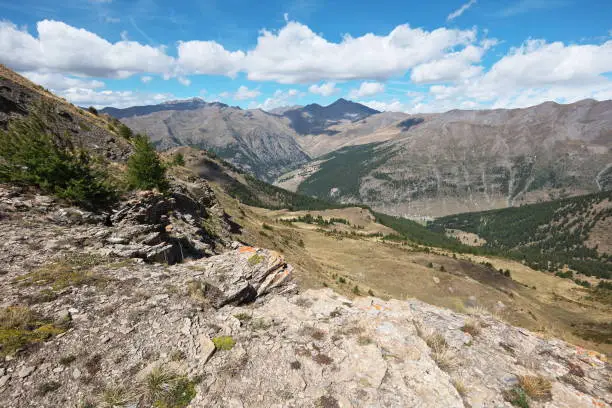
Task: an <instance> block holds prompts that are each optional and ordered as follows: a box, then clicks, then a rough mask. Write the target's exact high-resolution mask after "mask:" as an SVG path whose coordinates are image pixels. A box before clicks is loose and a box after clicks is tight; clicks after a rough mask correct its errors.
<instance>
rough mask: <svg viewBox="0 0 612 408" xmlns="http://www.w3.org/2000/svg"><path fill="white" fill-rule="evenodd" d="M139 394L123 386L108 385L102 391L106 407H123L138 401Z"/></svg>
mask: <svg viewBox="0 0 612 408" xmlns="http://www.w3.org/2000/svg"><path fill="white" fill-rule="evenodd" d="M138 399H139V395H138V394H137V393H136V392H134V391H133V390H130V389H128V388H127V387H122V386H112V387H107V388H106V389H105V390H104V391H103V392H102V403H103V406H104V407H105V408H114V407H123V406H125V405H127V404H130V403H134V402H136V401H138Z"/></svg>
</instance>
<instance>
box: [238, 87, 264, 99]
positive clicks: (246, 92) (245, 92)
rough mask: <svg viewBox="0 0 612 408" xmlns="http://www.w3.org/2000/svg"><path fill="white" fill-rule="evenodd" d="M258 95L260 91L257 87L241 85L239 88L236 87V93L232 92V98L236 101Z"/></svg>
mask: <svg viewBox="0 0 612 408" xmlns="http://www.w3.org/2000/svg"><path fill="white" fill-rule="evenodd" d="M259 95H261V92H260V91H258V90H257V89H249V88H248V87H246V86H244V85H242V86H240V88H238V90H237V91H236V93H234V95H233V99H235V100H237V101H244V100H247V99H254V98H257V97H258V96H259Z"/></svg>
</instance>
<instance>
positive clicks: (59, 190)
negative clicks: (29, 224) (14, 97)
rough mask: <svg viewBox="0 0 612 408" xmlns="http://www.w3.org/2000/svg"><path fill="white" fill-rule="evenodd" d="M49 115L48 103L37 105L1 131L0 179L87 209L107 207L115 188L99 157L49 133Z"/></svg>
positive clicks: (115, 198)
mask: <svg viewBox="0 0 612 408" xmlns="http://www.w3.org/2000/svg"><path fill="white" fill-rule="evenodd" d="M52 115H53V113H52V112H51V108H50V107H48V106H39V107H38V108H37V109H35V110H33V111H32V112H31V113H30V114H29V115H28V116H27V117H26V118H23V119H19V120H14V121H12V122H11V123H10V125H9V128H8V130H6V131H1V132H0V182H10V183H16V184H22V185H33V186H37V187H39V188H41V189H42V190H43V191H45V192H47V193H50V194H54V195H56V196H57V197H59V198H62V199H65V200H68V201H69V202H71V203H74V204H77V205H80V206H82V207H85V208H87V209H92V210H93V209H99V208H105V207H108V206H109V205H111V204H112V203H114V202H115V201H116V200H117V191H116V188H115V187H114V186H112V185H111V184H110V183H109V181H108V176H107V174H106V173H105V171H104V170H103V166H102V164H101V159H98V158H95V157H94V156H92V155H91V154H89V153H88V152H86V151H85V150H83V149H80V148H77V147H76V146H74V144H73V143H72V141H71V140H70V139H69V138H68V137H67V136H58V135H55V134H52V133H51V132H50V131H49V130H48V127H47V123H48V122H49V121H53V120H54V119H52Z"/></svg>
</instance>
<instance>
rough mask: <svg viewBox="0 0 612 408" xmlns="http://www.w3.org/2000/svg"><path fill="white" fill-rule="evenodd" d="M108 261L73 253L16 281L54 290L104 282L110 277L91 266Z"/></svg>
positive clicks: (98, 257)
mask: <svg viewBox="0 0 612 408" xmlns="http://www.w3.org/2000/svg"><path fill="white" fill-rule="evenodd" d="M107 261H108V260H107V259H106V258H103V257H100V256H96V255H90V254H79V253H73V254H70V255H66V256H65V257H63V258H61V259H59V260H57V261H54V262H51V263H48V264H46V265H43V266H41V267H40V268H38V269H35V270H33V271H32V272H29V273H26V274H24V275H21V276H19V277H18V278H16V279H15V280H14V282H15V283H19V284H20V285H23V286H32V285H36V286H50V287H51V290H52V291H54V292H58V291H61V290H62V289H65V288H67V287H69V286H81V285H94V284H104V283H106V282H108V279H107V278H105V277H103V276H101V275H99V274H96V273H94V272H92V271H91V268H92V267H93V266H95V265H99V264H102V263H104V262H107Z"/></svg>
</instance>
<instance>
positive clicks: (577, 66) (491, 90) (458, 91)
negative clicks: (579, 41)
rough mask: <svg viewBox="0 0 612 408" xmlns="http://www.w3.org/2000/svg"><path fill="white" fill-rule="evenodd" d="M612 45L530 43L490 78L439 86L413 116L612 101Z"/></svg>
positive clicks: (502, 62)
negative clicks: (592, 99) (418, 114)
mask: <svg viewBox="0 0 612 408" xmlns="http://www.w3.org/2000/svg"><path fill="white" fill-rule="evenodd" d="M610 72H612V41H608V42H606V43H603V44H601V45H594V44H588V45H565V44H563V43H560V42H555V43H547V42H545V41H543V40H528V41H526V42H525V43H524V44H522V45H521V46H520V47H515V48H513V49H511V50H510V51H509V52H508V54H507V55H505V56H504V57H502V58H501V59H500V60H499V61H497V62H496V63H495V64H493V66H492V67H491V69H490V70H489V71H487V72H485V73H481V74H479V75H476V76H473V77H469V78H466V79H458V80H457V81H455V83H452V84H447V85H442V84H435V85H432V86H431V87H430V88H429V94H428V100H427V101H425V102H423V103H422V104H419V105H417V106H415V107H413V108H411V109H410V111H415V110H418V111H421V112H423V111H429V112H440V111H445V110H449V109H455V108H476V107H479V108H487V107H493V108H520V107H527V106H532V105H536V104H539V103H542V102H545V101H556V102H559V103H572V102H576V101H578V100H581V99H585V98H595V99H599V100H602V99H610V98H612V81H611V80H610V79H609V78H608V77H606V76H605V75H604V74H607V73H610Z"/></svg>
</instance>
